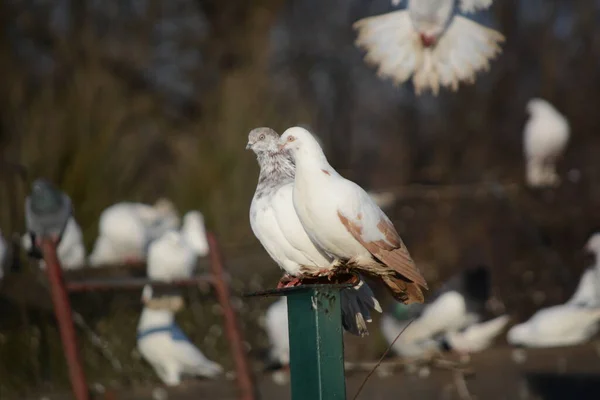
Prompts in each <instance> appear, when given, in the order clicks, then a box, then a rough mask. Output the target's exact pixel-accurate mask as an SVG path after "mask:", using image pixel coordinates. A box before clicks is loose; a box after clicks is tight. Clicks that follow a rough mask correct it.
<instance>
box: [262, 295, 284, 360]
mask: <svg viewBox="0 0 600 400" xmlns="http://www.w3.org/2000/svg"><path fill="white" fill-rule="evenodd" d="M265 328H266V331H267V336H268V338H269V343H270V344H271V348H270V349H269V360H270V362H272V363H275V364H277V365H278V366H282V367H283V366H286V365H288V364H289V363H290V339H289V336H288V309H287V298H286V297H285V296H283V297H281V298H280V299H279V300H277V301H276V302H275V303H273V304H271V305H270V306H269V308H268V309H267V314H266V327H265Z"/></svg>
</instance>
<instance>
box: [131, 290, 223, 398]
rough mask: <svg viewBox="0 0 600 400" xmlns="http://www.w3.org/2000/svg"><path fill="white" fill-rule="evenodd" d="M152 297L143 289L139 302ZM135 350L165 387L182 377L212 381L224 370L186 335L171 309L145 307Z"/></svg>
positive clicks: (178, 381)
mask: <svg viewBox="0 0 600 400" xmlns="http://www.w3.org/2000/svg"><path fill="white" fill-rule="evenodd" d="M151 297H152V288H151V287H150V286H146V287H145V288H144V292H143V294H142V302H144V303H147V302H148V301H149V300H150V298H151ZM137 348H138V350H139V352H140V353H141V355H142V357H143V358H144V359H145V360H146V361H147V362H148V363H149V364H150V365H151V366H152V368H154V371H155V372H156V374H157V375H158V377H159V378H160V379H161V380H162V381H163V382H164V384H165V385H167V386H177V385H179V384H180V383H181V378H182V376H183V375H190V376H203V377H207V378H215V377H217V376H218V375H220V374H222V373H223V367H221V366H220V365H219V364H217V363H215V362H213V361H211V360H209V359H207V358H206V356H204V354H202V352H201V351H200V350H199V349H198V348H197V347H196V346H195V345H194V344H193V343H192V342H190V340H189V339H188V338H187V337H186V336H185V334H184V333H183V332H182V331H181V329H180V328H179V326H178V325H177V323H176V322H175V316H174V314H173V312H172V311H170V310H157V309H151V308H149V307H144V309H143V310H142V315H141V316H140V321H139V323H138V326H137Z"/></svg>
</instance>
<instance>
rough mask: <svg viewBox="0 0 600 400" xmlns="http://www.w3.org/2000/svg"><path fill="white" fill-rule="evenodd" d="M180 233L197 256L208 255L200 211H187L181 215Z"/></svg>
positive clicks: (202, 217) (204, 228)
mask: <svg viewBox="0 0 600 400" xmlns="http://www.w3.org/2000/svg"><path fill="white" fill-rule="evenodd" d="M181 234H182V235H183V237H184V239H185V240H186V241H187V242H188V244H189V245H190V247H191V248H192V249H193V250H194V251H195V252H196V254H198V256H199V257H204V256H206V255H208V251H209V248H208V239H207V238H206V227H205V225H204V216H203V215H202V213H201V212H200V211H188V212H187V213H186V214H185V215H184V216H183V224H182V226H181Z"/></svg>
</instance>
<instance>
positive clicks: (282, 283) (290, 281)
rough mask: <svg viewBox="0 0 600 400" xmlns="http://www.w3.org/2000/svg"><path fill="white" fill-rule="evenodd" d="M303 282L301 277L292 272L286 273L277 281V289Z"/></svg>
mask: <svg viewBox="0 0 600 400" xmlns="http://www.w3.org/2000/svg"><path fill="white" fill-rule="evenodd" d="M301 283H302V281H301V279H300V278H298V277H295V276H292V275H290V274H284V275H283V276H282V277H281V279H280V280H279V282H278V283H277V289H282V288H288V287H294V286H298V285H300V284H301Z"/></svg>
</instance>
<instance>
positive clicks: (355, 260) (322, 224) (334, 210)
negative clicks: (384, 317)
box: [279, 127, 427, 303]
mask: <svg viewBox="0 0 600 400" xmlns="http://www.w3.org/2000/svg"><path fill="white" fill-rule="evenodd" d="M279 143H280V148H281V149H287V150H288V151H290V153H291V155H292V157H293V158H294V161H295V163H296V175H295V179H294V188H293V203H294V209H295V210H296V213H297V215H298V217H299V219H300V221H301V223H302V226H303V227H304V229H305V230H306V232H307V233H308V236H309V237H310V239H311V240H312V242H313V243H315V244H316V245H317V246H318V247H319V249H321V250H322V251H324V252H325V253H327V254H328V255H329V256H330V257H332V258H334V262H333V263H332V266H331V267H334V268H335V267H337V266H340V265H341V264H342V263H344V262H346V263H347V265H348V266H349V267H350V268H352V269H356V270H359V271H361V272H363V273H367V274H369V275H371V276H374V277H377V278H379V279H381V280H382V281H383V283H384V284H385V285H386V286H387V288H388V289H389V290H390V291H391V293H392V295H393V296H394V297H395V298H396V299H397V300H399V301H402V302H406V303H412V302H422V301H423V293H422V292H421V288H425V289H426V288H427V283H426V282H425V278H423V275H422V274H421V272H420V271H419V269H418V268H417V267H416V265H415V264H414V262H413V260H412V258H411V257H410V254H409V252H408V250H407V248H406V246H405V245H404V243H402V239H400V236H399V235H398V232H396V228H394V225H393V224H392V222H391V221H390V220H389V218H388V217H387V216H386V215H385V213H384V212H383V211H381V209H380V208H379V207H378V206H377V205H376V204H375V202H374V201H373V200H372V199H371V197H370V196H369V195H368V194H367V192H365V191H364V190H363V189H362V188H361V187H360V186H358V185H357V184H355V183H354V182H352V181H349V180H347V179H345V178H343V177H342V176H341V175H340V174H338V173H337V172H336V171H335V170H334V169H333V167H332V166H331V165H329V163H328V162H327V158H326V157H325V154H323V150H322V149H321V147H320V146H319V144H318V143H317V141H316V140H315V139H314V138H313V136H312V135H311V134H310V132H308V131H307V130H306V129H303V128H300V127H292V128H289V129H288V130H286V131H285V132H284V134H283V135H282V136H281V138H280V139H279ZM315 272H316V273H320V271H318V270H317V271H315Z"/></svg>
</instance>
